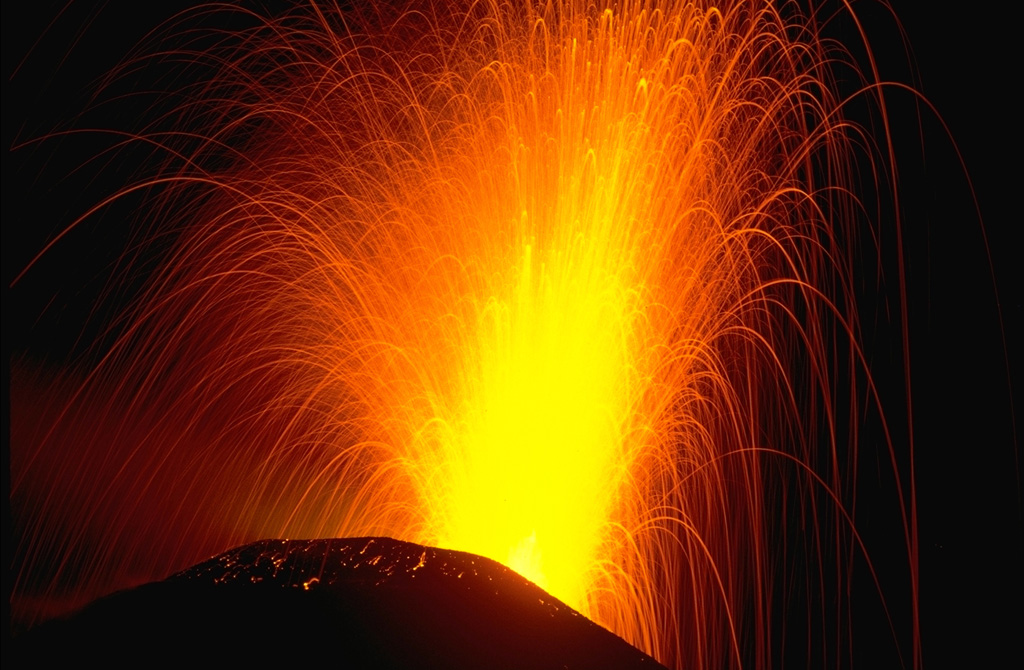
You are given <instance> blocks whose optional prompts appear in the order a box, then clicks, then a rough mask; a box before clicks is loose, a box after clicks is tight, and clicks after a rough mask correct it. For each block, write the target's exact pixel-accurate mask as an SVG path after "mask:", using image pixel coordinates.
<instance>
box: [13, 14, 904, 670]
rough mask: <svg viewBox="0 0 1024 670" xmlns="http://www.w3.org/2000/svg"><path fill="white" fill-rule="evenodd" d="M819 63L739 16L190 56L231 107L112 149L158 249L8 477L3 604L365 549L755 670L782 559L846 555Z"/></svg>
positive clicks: (808, 38)
mask: <svg viewBox="0 0 1024 670" xmlns="http://www.w3.org/2000/svg"><path fill="white" fill-rule="evenodd" d="M818 31H819V27H818V24H817V23H816V20H815V17H807V16H804V15H802V14H800V13H799V11H798V10H797V9H796V7H795V6H792V5H788V4H787V5H785V6H783V7H782V8H781V9H777V8H775V7H773V6H771V5H766V4H762V3H754V2H735V3H727V6H724V7H721V8H719V7H715V6H711V5H710V4H709V3H702V2H698V3H688V2H653V1H647V2H645V1H642V0H636V1H633V0H623V1H621V2H607V3H606V2H573V1H569V0H565V1H564V2H562V1H559V2H548V3H518V2H497V1H493V2H491V1H488V2H476V3H469V4H468V6H467V7H465V8H463V9H459V10H457V11H452V10H451V9H450V8H449V7H447V6H444V4H443V3H426V4H425V5H422V6H416V7H414V8H412V9H407V10H405V11H401V12H393V13H392V12H385V11H383V10H373V9H365V10H363V11H355V12H341V11H339V10H337V9H336V8H333V7H323V6H320V5H317V4H314V5H311V6H310V7H307V8H303V9H301V10H300V11H296V12H293V13H290V14H288V15H287V16H285V17H283V18H277V19H274V20H267V21H264V20H262V19H260V20H256V21H253V22H252V25H251V27H249V28H245V29H241V30H239V31H237V32H235V33H233V34H232V35H231V37H230V39H228V38H225V39H224V40H223V42H221V43H217V44H213V45H205V44H204V46H203V49H202V51H200V52H198V53H193V52H192V51H190V50H189V49H188V47H187V46H186V47H181V46H177V47H176V50H175V51H174V52H172V53H176V54H179V55H182V56H187V57H188V58H190V59H195V60H196V61H197V62H201V63H203V64H204V66H205V67H207V68H209V69H210V70H211V71H214V72H215V73H216V74H215V75H214V76H211V77H209V78H208V79H205V80H203V81H202V83H201V84H199V85H190V86H188V87H184V88H183V90H182V91H181V92H180V93H181V95H179V97H178V98H176V100H180V99H184V100H185V101H186V102H185V103H184V104H181V103H176V106H175V107H174V110H173V113H172V114H171V115H170V116H168V117H163V118H162V119H161V122H162V123H166V124H168V125H169V127H171V128H173V130H172V131H168V132H164V131H147V132H136V133H133V134H132V135H130V136H129V137H128V141H129V142H145V143H151V144H152V145H153V146H155V147H156V148H157V150H158V153H159V155H160V156H163V157H164V158H163V160H164V162H163V163H162V165H161V169H160V170H159V171H158V172H157V174H156V176H155V177H152V178H145V179H143V180H141V181H140V182H139V183H138V184H134V185H132V186H131V187H129V188H127V189H124V190H122V191H119V192H118V193H117V194H116V195H115V196H114V199H117V198H122V197H126V196H127V195H128V194H130V193H132V192H135V191H140V190H144V191H146V192H147V193H148V192H152V193H154V194H156V195H154V196H153V198H151V199H150V200H148V201H147V202H148V203H149V204H151V211H150V212H149V213H147V214H146V217H147V219H148V220H150V221H155V222H156V223H155V224H154V228H153V230H156V231H157V232H158V233H159V234H165V233H164V232H162V231H168V230H170V231H172V232H173V238H174V241H173V244H172V245H171V250H170V251H169V252H167V253H166V255H165V256H164V257H162V259H161V263H160V266H159V269H158V270H157V271H156V272H155V273H154V275H153V276H152V277H151V278H150V279H149V281H148V283H147V288H145V289H144V291H142V293H141V294H140V296H139V297H138V299H137V300H136V301H135V302H134V303H133V306H132V307H131V308H130V309H129V310H126V311H125V312H124V315H123V316H122V317H121V319H120V320H118V321H117V322H116V324H115V325H114V326H113V332H114V333H115V340H114V344H113V345H112V346H111V347H110V348H109V349H108V350H106V351H104V352H103V354H102V358H101V360H100V362H99V363H98V364H96V365H94V366H92V367H90V368H89V369H88V370H87V371H86V372H84V373H83V375H85V379H84V381H82V380H77V381H74V382H72V381H68V382H66V383H67V386H68V388H69V389H70V390H69V391H68V392H67V393H66V394H65V396H66V398H67V401H66V402H65V403H64V404H62V405H61V406H60V407H59V408H58V409H56V410H54V412H53V415H52V416H50V417H49V418H48V419H47V421H46V422H44V424H43V425H42V427H41V428H39V429H37V430H36V432H35V433H34V434H33V436H32V437H30V438H29V437H26V438H25V440H26V441H31V443H32V444H33V445H34V446H33V447H32V448H31V449H25V450H19V451H17V452H16V453H15V454H14V455H13V456H12V458H13V462H12V468H13V473H14V477H13V486H12V495H13V499H14V500H15V502H16V504H18V501H19V500H21V499H22V498H24V499H30V500H33V501H35V502H33V503H32V504H33V506H34V508H33V509H32V511H28V510H24V509H23V510H21V511H20V512H19V515H21V516H22V517H23V518H24V519H26V520H25V521H24V524H25V526H26V528H27V530H26V531H25V532H24V537H25V538H26V539H24V540H23V541H22V543H21V545H20V547H19V554H20V555H21V556H22V557H23V565H25V566H26V567H25V568H23V569H22V570H21V572H20V574H19V576H18V584H17V585H16V593H17V592H19V591H23V590H24V591H31V590H32V588H33V586H34V584H35V582H34V581H33V580H39V579H40V578H39V577H38V576H37V574H36V573H35V572H33V570H35V571H37V572H39V571H43V569H42V568H39V567H38V566H40V565H48V566H50V567H49V568H48V570H49V574H48V576H47V577H46V580H48V581H46V583H47V584H48V586H47V587H46V588H47V589H50V590H52V591H54V592H56V591H59V590H60V589H61V588H63V587H62V586H61V584H62V583H63V582H64V580H73V581H75V582H76V583H81V584H88V585H90V586H91V587H92V588H94V590H96V591H100V592H102V591H103V590H104V589H106V588H110V586H111V585H115V584H118V583H121V582H124V581H125V580H126V579H129V578H132V577H134V576H138V575H143V576H146V575H149V576H153V575H157V576H158V575H160V574H162V573H165V572H166V571H168V570H172V569H175V568H180V567H183V566H184V565H186V564H188V563H189V562H191V561H194V560H197V559H199V558H202V557H203V556H204V555H206V554H209V553H212V552H213V551H217V550H219V549H223V548H224V547H226V546H228V545H230V544H237V543H240V542H243V541H246V540H254V539H259V538H263V537H319V536H355V535H371V534H381V535H389V536H393V537H396V538H400V539H403V540H410V541H415V542H420V543H425V544H431V545H438V546H441V547H446V548H453V549H460V550H466V551H471V552H475V553H478V554H482V555H485V556H488V557H490V558H493V559H496V560H498V561H500V562H502V563H505V564H506V565H508V566H510V567H512V568H514V569H515V570H517V571H519V572H520V573H521V574H523V575H524V576H526V577H528V578H530V579H532V580H533V581H535V582H537V583H538V584H539V585H540V586H542V587H544V588H545V589H547V590H548V591H549V592H550V593H552V594H553V595H555V596H556V597H558V598H560V599H562V600H564V601H565V602H566V603H568V604H569V605H571V606H572V607H574V608H576V609H578V610H579V611H580V612H582V613H583V614H585V615H586V616H588V617H590V618H592V619H594V620H595V621H597V622H598V623H601V624H602V625H604V626H606V627H607V628H609V629H611V630H612V631H614V632H616V633H617V634H619V635H621V636H622V637H624V638H625V639H626V640H628V641H629V642H631V643H633V644H634V645H636V646H638V647H640V648H641V649H643V650H645V651H647V652H649V653H650V654H652V655H653V656H655V657H656V658H658V659H659V660H661V661H662V662H664V663H666V664H667V665H670V666H674V667H715V668H717V667H727V666H728V667H733V666H736V667H738V666H740V665H750V666H756V667H761V666H766V665H769V664H770V662H771V660H772V659H773V658H777V657H778V653H779V652H778V650H773V649H772V640H773V634H774V633H773V630H774V629H773V626H774V627H777V626H779V625H780V624H777V623H775V622H773V616H774V614H773V612H774V610H773V608H776V607H778V603H779V602H780V601H779V595H778V593H777V591H776V589H778V588H780V587H779V586H778V579H779V577H778V575H779V572H778V567H777V566H778V563H779V562H780V561H781V562H782V563H784V564H785V563H786V560H787V559H786V556H787V555H788V554H787V553H786V552H787V551H789V552H792V553H799V554H800V555H802V556H803V557H804V558H803V561H804V562H805V563H806V564H807V565H817V566H819V567H818V569H817V570H813V569H812V570H809V571H808V574H807V576H806V577H805V578H804V582H803V584H804V587H805V588H806V589H807V590H809V591H814V590H815V589H817V590H819V592H820V593H822V594H825V593H830V594H831V593H839V594H841V593H843V592H844V591H845V590H846V589H847V588H848V585H849V583H850V582H849V579H850V577H849V567H850V566H851V565H852V563H853V555H854V554H860V552H861V549H862V547H859V546H858V540H857V536H856V533H855V530H854V526H853V524H852V516H851V515H852V511H851V510H850V509H848V508H849V507H850V503H851V498H850V495H851V491H853V490H854V489H855V485H854V482H855V471H853V468H852V465H851V464H852V463H853V462H854V461H855V458H854V454H855V451H856V444H855V435H853V434H850V435H844V434H843V430H844V429H843V426H846V425H847V424H848V423H849V419H848V420H847V422H844V421H843V420H841V419H837V418H836V414H837V413H838V412H840V410H839V408H838V407H837V401H836V398H837V395H838V394H839V393H840V391H841V390H842V388H841V387H842V385H843V384H845V385H846V386H847V387H848V388H847V391H846V394H847V395H851V396H859V397H865V396H867V395H868V394H867V392H866V391H864V388H865V385H866V382H865V381H864V379H865V371H864V368H863V366H862V365H861V362H860V361H859V358H858V357H859V353H858V352H859V349H858V344H857V338H856V322H855V314H854V302H855V298H854V295H853V289H852V287H851V285H850V281H851V277H852V267H851V261H850V259H851V258H852V257H853V255H852V252H851V250H850V248H849V240H850V239H851V238H853V237H854V236H855V235H856V233H857V231H856V230H855V229H854V228H855V227H856V224H857V222H858V221H862V220H863V217H862V215H861V214H860V205H859V203H858V202H857V200H856V198H855V197H854V195H853V194H852V193H851V192H850V189H851V188H852V187H851V182H852V179H851V174H852V173H853V172H854V167H853V162H854V161H855V160H856V158H857V157H858V155H863V154H864V150H863V149H862V148H861V145H860V142H861V140H862V135H861V131H860V130H859V129H858V128H857V127H855V126H852V125H849V124H847V123H846V122H845V121H844V120H843V118H842V115H841V112H842V106H843V101H842V100H840V99H838V97H837V96H838V95H839V94H838V93H837V87H836V85H835V83H834V81H833V72H834V69H835V68H836V67H837V66H836V65H835V64H834V63H835V62H836V61H839V62H842V63H846V64H847V66H848V67H850V68H851V70H853V71H856V68H855V67H853V66H852V65H850V60H851V59H849V58H848V57H847V55H846V52H844V51H843V50H842V49H841V48H840V47H839V46H837V45H835V44H831V43H828V42H826V41H824V40H822V39H821V38H820V35H819V32H818ZM165 55H166V54H163V53H162V52H161V53H158V54H157V56H153V57H152V58H158V57H162V56H165ZM145 62H146V57H139V58H138V59H137V60H134V61H132V62H131V64H130V65H131V67H137V66H139V65H140V64H144V63H145ZM105 204H106V203H101V204H100V205H99V206H98V208H102V207H103V206H105ZM92 215H93V214H92V212H90V213H89V214H87V215H86V216H92ZM166 234H170V233H166ZM58 243H59V240H58ZM129 266H130V264H129ZM29 271H31V266H30V268H29ZM17 281H18V280H16V282H17ZM836 350H840V351H845V352H846V353H845V358H844V357H840V360H846V361H848V366H847V368H848V369H844V370H838V371H837V370H836V369H835V368H836V366H837V365H838V364H837V363H836V362H835V361H836V360H837V358H836V356H835V352H836ZM846 401H847V403H848V404H849V405H850V408H849V409H846V408H844V409H843V410H842V412H845V413H846V414H847V415H848V417H855V416H856V415H857V413H858V411H863V408H862V407H858V400H857V398H856V397H853V398H846ZM26 431H27V429H26ZM27 432H30V431H27ZM17 435H21V433H17ZM16 439H20V438H18V437H16ZM72 445H73V446H72ZM55 464H57V465H55ZM787 487H794V493H793V495H794V496H801V495H802V496H804V497H805V498H806V500H807V505H808V507H809V508H810V509H809V510H808V511H806V512H805V517H803V518H802V519H800V520H797V521H795V522H793V523H794V524H795V525H803V526H804V528H805V533H806V535H805V536H804V537H803V538H802V539H801V541H800V543H799V547H797V546H796V545H794V547H793V548H789V549H787V550H786V551H782V552H780V551H779V550H778V549H777V547H774V546H772V543H771V538H773V537H777V535H778V531H777V528H778V527H779V524H778V523H777V520H776V519H772V518H769V514H770V513H771V510H773V509H775V508H774V507H773V506H772V504H771V501H774V500H777V499H780V498H781V499H785V498H786V496H787ZM819 507H820V508H822V509H824V510H825V511H822V509H818V508H819ZM904 516H905V517H906V512H904ZM907 523H908V525H907V529H908V530H907V534H908V535H907V536H908V537H911V535H912V523H913V522H912V519H911V520H910V521H908V522H907ZM153 524H155V525H157V526H159V530H158V531H155V530H152V529H151V528H150V526H151V525H153ZM781 525H782V526H784V525H785V524H784V523H783V524H781ZM69 528H70V529H73V530H70V531H69V530H67V529H69ZM783 534H784V533H783ZM909 545H910V541H909V540H908V547H909ZM908 554H909V555H912V551H911V550H910V549H908ZM826 555H828V556H833V557H835V556H838V557H840V558H834V559H833V560H834V561H835V563H836V565H837V566H838V567H837V568H835V570H834V574H825V573H826V572H827V571H828V570H826V568H825V567H824V566H825V563H824V562H823V559H822V557H823V556H826ZM843 557H846V558H843ZM33 566H35V567H33ZM797 581H799V579H798V580H797ZM76 588H80V587H76ZM81 588H82V593H85V591H86V589H84V587H81ZM819 608H820V609H819V610H818V611H819V612H823V611H825V610H828V616H827V617H825V618H827V619H828V620H829V621H830V622H832V621H833V618H837V619H838V621H839V623H830V624H829V625H835V626H837V627H838V628H842V626H843V625H845V624H844V623H843V621H844V619H843V617H844V616H845V615H844V614H843V605H837V606H835V607H833V606H832V605H825V604H821V605H819ZM837 612H838V613H837ZM812 615H813V612H812ZM806 625H807V626H808V628H811V627H813V626H815V625H816V624H814V623H813V622H808V623H807V624H806ZM822 625H825V624H822ZM839 637H842V636H841V635H840V636H839ZM841 647H842V644H841V643H840V642H835V643H834V644H833V645H832V646H831V647H829V648H827V649H826V650H825V651H824V652H823V655H824V658H825V659H826V660H828V661H831V660H833V659H835V658H836V657H838V656H840V655H841V654H842V653H843V649H842V648H841Z"/></svg>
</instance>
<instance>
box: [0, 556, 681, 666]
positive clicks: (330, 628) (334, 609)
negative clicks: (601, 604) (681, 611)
mask: <svg viewBox="0 0 1024 670" xmlns="http://www.w3.org/2000/svg"><path fill="white" fill-rule="evenodd" d="M13 652H14V653H13V660H15V661H16V662H17V665H19V666H28V665H43V666H46V665H51V664H56V663H72V662H73V663H76V664H82V663H84V664H85V665H89V664H90V661H93V662H96V663H101V664H103V665H105V666H108V667H109V666H114V667H127V666H132V667H136V666H139V665H142V664H147V665H148V664H151V663H157V662H159V663H160V664H164V663H189V664H196V663H199V664H201V665H209V664H212V663H231V664H233V665H235V666H236V667H239V664H249V663H252V664H255V665H259V666H265V665H266V664H267V663H268V662H270V661H272V660H273V661H282V662H293V663H294V662H302V661H303V659H318V660H321V661H328V662H329V663H330V664H331V665H332V666H335V667H342V668H495V669H497V668H535V669H542V668H617V669H620V668H621V669H629V668H638V669H649V670H650V669H656V668H663V666H662V665H660V664H658V663H657V662H656V661H655V660H654V659H652V658H651V657H649V656H647V655H646V654H643V653H642V652H640V651H638V650H637V649H634V648H633V647H632V646H630V645H629V644H627V643H626V642H625V641H623V640H622V639H620V638H618V637H616V636H615V635H613V634H612V633H610V632H608V631H607V630H605V629H603V628H601V627H600V626H598V625H597V624H595V623H593V622H591V621H589V620H588V619H586V618H585V617H583V616H582V615H580V614H579V613H578V612H576V611H574V610H573V609H572V608H570V607H568V606H567V605H565V604H564V603H562V602H561V601H559V600H557V599H555V598H553V597H552V596H550V595H548V594H547V593H546V592H545V591H543V590H542V589H541V588H539V587H538V586H536V585H535V584H533V583H532V582H530V581H528V580H527V579H525V578H523V577H521V576H519V575H518V574H517V573H515V572H513V571H512V570H510V569H508V568H506V567H504V566H502V565H501V564H499V563H497V562H495V561H492V560H490V559H487V558H483V557H481V556H476V555H474V554H469V553H466V552H461V551H450V550H446V549H438V548H435V547H427V546H423V545H418V544H413V543H410V542H402V541H399V540H393V539H389V538H383V537H366V538H350V539H332V540H264V541H261V542H255V543H252V544H247V545H244V546H241V547H238V548H235V549H232V550H230V551H226V552H224V553H222V554H220V555H218V556H216V557H214V558H211V559H209V560H207V561H205V562H202V563H199V564H197V565H195V566H193V567H191V568H189V569H187V570H184V571H182V572H179V573H177V574H175V575H173V576H171V577H168V578H167V579H165V580H163V581H160V582H153V583H149V584H145V585H143V586H140V587H138V588H135V589H130V590H125V591H120V592H118V593H115V594H113V595H110V596H108V597H106V598H102V599H100V600H98V601H95V602H93V603H92V604H90V605H88V606H86V607H85V608H84V609H82V610H80V611H78V612H77V613H75V614H73V615H71V616H69V617H66V618H63V619H60V620H55V621H50V622H47V623H45V624H42V625H40V626H38V627H36V628H34V629H32V630H30V631H28V632H27V633H25V634H24V635H22V636H20V637H19V638H16V639H15V640H14V650H13Z"/></svg>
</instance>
